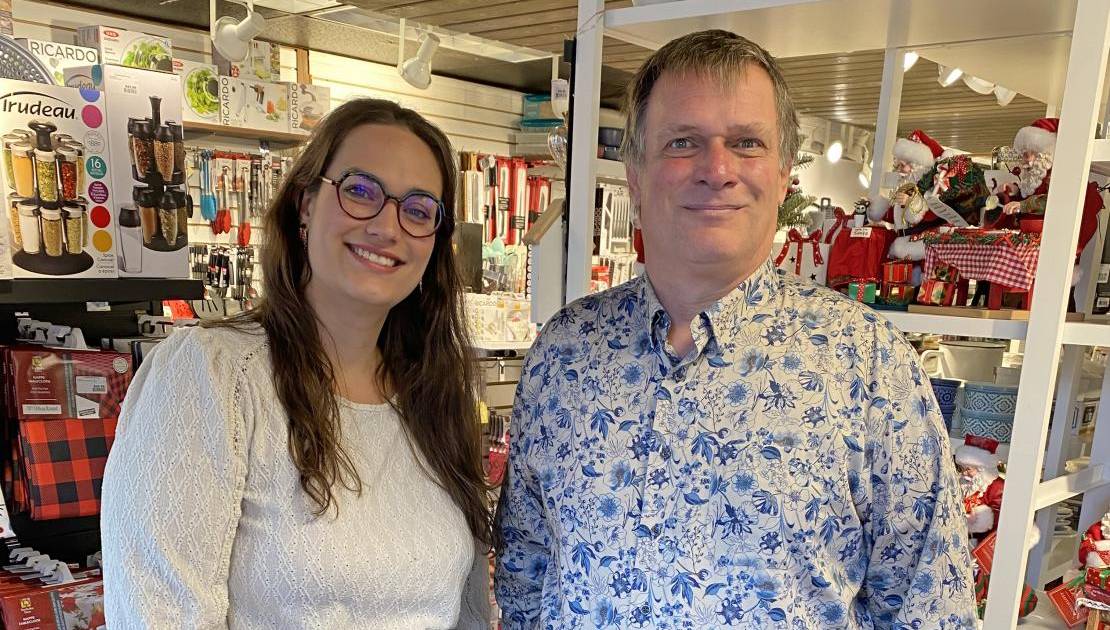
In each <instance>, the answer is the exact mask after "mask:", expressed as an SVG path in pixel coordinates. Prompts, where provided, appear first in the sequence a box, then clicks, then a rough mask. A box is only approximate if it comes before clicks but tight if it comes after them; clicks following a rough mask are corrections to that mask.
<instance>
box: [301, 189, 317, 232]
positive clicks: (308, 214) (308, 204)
mask: <svg viewBox="0 0 1110 630" xmlns="http://www.w3.org/2000/svg"><path fill="white" fill-rule="evenodd" d="M314 201H316V191H304V192H302V193H301V197H300V201H299V202H298V203H297V214H298V215H299V216H300V220H301V225H308V223H309V220H310V219H311V218H312V204H313V202H314Z"/></svg>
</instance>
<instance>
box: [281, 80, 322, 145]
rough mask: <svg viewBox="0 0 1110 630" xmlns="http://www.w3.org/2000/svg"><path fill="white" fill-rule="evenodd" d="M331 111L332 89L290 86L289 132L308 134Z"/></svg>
mask: <svg viewBox="0 0 1110 630" xmlns="http://www.w3.org/2000/svg"><path fill="white" fill-rule="evenodd" d="M330 111H331V88H326V87H324V86H321V85H306V84H304V83H290V84H289V131H290V132H292V133H303V134H308V133H309V132H311V131H312V130H313V129H314V128H315V127H316V125H317V124H319V122H320V119H322V118H323V117H324V116H325V115H327V113H328V112H330Z"/></svg>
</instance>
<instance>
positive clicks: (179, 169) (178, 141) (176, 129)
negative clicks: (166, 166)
mask: <svg viewBox="0 0 1110 630" xmlns="http://www.w3.org/2000/svg"><path fill="white" fill-rule="evenodd" d="M166 126H167V127H169V128H170V135H172V136H173V170H174V174H175V175H176V174H177V173H184V172H185V130H184V129H183V128H182V127H181V125H180V124H179V123H175V122H171V123H166Z"/></svg>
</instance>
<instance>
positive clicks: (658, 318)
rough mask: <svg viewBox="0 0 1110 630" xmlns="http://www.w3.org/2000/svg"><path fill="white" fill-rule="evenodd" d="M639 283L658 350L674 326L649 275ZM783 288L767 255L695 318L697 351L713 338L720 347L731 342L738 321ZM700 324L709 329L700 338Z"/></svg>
mask: <svg viewBox="0 0 1110 630" xmlns="http://www.w3.org/2000/svg"><path fill="white" fill-rule="evenodd" d="M639 282H640V303H641V304H643V305H644V307H645V311H644V314H645V317H644V326H645V328H646V332H647V334H648V338H649V339H650V340H651V344H652V349H653V350H655V351H657V352H658V351H661V350H662V349H663V348H665V347H666V343H667V332H668V330H669V329H670V326H671V320H670V316H669V315H667V311H666V309H664V308H663V304H662V303H661V302H660V301H659V297H658V296H657V295H656V293H655V288H654V287H653V286H652V285H651V280H650V279H649V278H648V277H647V275H646V274H645V275H643V276H641V277H640V279H639ZM781 290H782V278H780V277H779V274H778V270H777V269H776V268H775V265H774V263H773V262H772V261H771V259H770V258H768V259H767V260H765V261H764V262H763V264H762V265H760V266H759V267H757V268H756V270H755V272H754V273H752V275H750V276H748V278H747V279H745V280H744V281H743V282H741V283H740V284H739V285H737V287H736V288H735V289H733V290H732V291H730V292H729V293H728V294H727V295H725V296H724V297H722V298H721V299H719V300H717V301H716V302H714V303H713V304H711V305H709V307H708V308H706V309H705V310H703V311H701V312H700V313H699V314H698V315H699V317H696V318H694V321H693V322H692V325H693V326H694V327H695V328H694V340H695V342H696V343H697V346H698V348H697V349H698V353H699V354H700V353H701V352H702V351H703V350H704V349H705V345H706V344H707V343H708V342H709V341H711V340H716V342H717V344H718V345H719V346H725V345H728V344H730V343H731V342H732V338H733V336H734V334H735V333H736V332H737V331H738V329H739V326H737V322H738V321H741V320H743V319H746V318H750V317H751V316H752V315H754V314H755V313H757V312H758V311H759V310H760V309H761V308H762V307H764V306H765V305H767V304H768V303H770V302H772V300H773V299H774V298H775V297H776V296H778V295H779V293H781ZM701 326H704V327H705V328H706V331H705V332H706V333H707V335H706V336H705V338H704V339H703V340H701V341H699V337H701V336H702V335H699V334H698V333H699V330H698V329H699V327H701Z"/></svg>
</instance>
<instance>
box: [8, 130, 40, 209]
mask: <svg viewBox="0 0 1110 630" xmlns="http://www.w3.org/2000/svg"><path fill="white" fill-rule="evenodd" d="M34 151H35V150H34V149H32V148H31V145H30V144H27V143H26V142H19V143H16V144H13V145H12V174H13V176H14V179H15V192H16V194H18V195H19V196H20V197H34V196H35V165H34V158H33V157H32V156H33V155H34Z"/></svg>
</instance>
